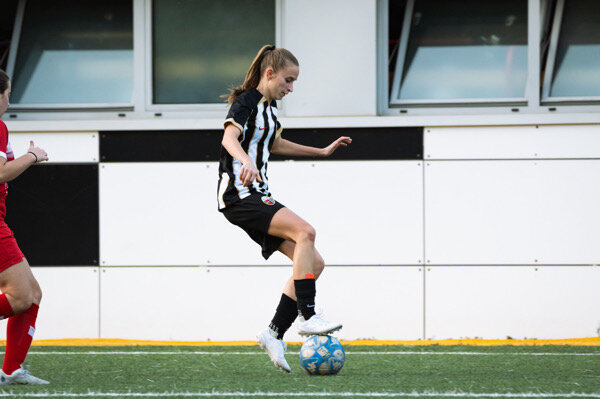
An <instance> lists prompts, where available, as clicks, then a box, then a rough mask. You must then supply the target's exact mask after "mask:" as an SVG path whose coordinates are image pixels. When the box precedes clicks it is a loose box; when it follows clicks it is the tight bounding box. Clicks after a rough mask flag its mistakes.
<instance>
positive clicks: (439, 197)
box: [425, 160, 600, 265]
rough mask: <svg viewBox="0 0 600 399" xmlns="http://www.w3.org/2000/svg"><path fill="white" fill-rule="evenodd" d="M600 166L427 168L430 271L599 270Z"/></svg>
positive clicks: (439, 164) (443, 164) (452, 164)
mask: <svg viewBox="0 0 600 399" xmlns="http://www.w3.org/2000/svg"><path fill="white" fill-rule="evenodd" d="M598 176H600V161H597V160H573V161H570V160H556V161H427V162H426V166H425V181H426V183H425V184H426V187H425V193H426V195H425V196H426V199H425V209H426V211H425V213H426V228H425V232H426V233H425V237H426V251H427V255H426V259H427V262H428V263H429V264H458V265H460V264H535V263H537V264H597V263H600V247H599V246H598V245H597V240H596V238H595V237H596V236H597V235H596V228H597V226H598V224H599V223H600V209H599V208H598V206H597V204H598V203H599V201H600V186H598V184H596V182H597V180H598Z"/></svg>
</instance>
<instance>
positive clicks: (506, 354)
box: [29, 351, 600, 356]
mask: <svg viewBox="0 0 600 399" xmlns="http://www.w3.org/2000/svg"><path fill="white" fill-rule="evenodd" d="M264 354H265V352H208V351H169V352H150V351H131V352H129V351H86V352H61V351H52V352H35V351H32V352H29V355H219V356H223V355H249V356H250V355H264ZM287 354H288V355H299V354H300V352H288V353H287ZM346 355H377V356H380V355H460V356H600V352H596V353H552V352H539V353H536V352H514V353H499V352H494V353H491V352H408V351H407V352H346Z"/></svg>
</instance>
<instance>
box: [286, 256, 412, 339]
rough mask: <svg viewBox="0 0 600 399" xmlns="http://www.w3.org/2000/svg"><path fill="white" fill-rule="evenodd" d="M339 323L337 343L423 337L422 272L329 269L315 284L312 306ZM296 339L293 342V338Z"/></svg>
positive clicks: (393, 268)
mask: <svg viewBox="0 0 600 399" xmlns="http://www.w3.org/2000/svg"><path fill="white" fill-rule="evenodd" d="M319 306H322V307H323V310H324V311H325V317H329V315H331V317H330V318H331V319H333V318H335V319H336V320H340V321H341V322H342V323H343V324H344V327H343V328H342V330H340V332H339V333H336V336H337V337H339V338H341V339H348V340H354V339H364V338H369V339H380V340H381V339H383V340H414V339H421V338H422V337H423V271H422V268H421V267H417V266H380V267H378V266H362V267H329V268H326V269H325V272H324V274H323V276H322V277H321V278H320V279H319V281H318V282H317V308H318V307H319ZM294 340H296V339H294Z"/></svg>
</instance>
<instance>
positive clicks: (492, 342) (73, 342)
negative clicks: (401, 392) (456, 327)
mask: <svg viewBox="0 0 600 399" xmlns="http://www.w3.org/2000/svg"><path fill="white" fill-rule="evenodd" d="M0 344H2V345H5V344H6V341H0ZM288 344H291V345H293V344H301V342H288ZM342 344H344V345H373V346H385V345H404V346H429V345H441V346H449V345H471V346H500V345H516V346H540V345H573V346H600V337H590V338H569V339H444V340H426V341H421V340H417V341H378V340H357V341H342ZM253 345H256V342H254V341H199V342H198V341H197V342H194V341H138V340H130V339H108V338H102V339H42V340H37V341H33V346H253Z"/></svg>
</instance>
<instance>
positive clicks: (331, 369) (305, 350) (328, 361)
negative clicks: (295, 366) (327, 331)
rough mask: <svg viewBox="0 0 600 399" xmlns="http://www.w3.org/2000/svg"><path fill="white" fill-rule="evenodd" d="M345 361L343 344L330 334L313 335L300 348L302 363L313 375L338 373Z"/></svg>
mask: <svg viewBox="0 0 600 399" xmlns="http://www.w3.org/2000/svg"><path fill="white" fill-rule="evenodd" d="M344 361H346V352H344V348H343V347H342V344H340V341H338V340H337V338H335V337H332V336H330V335H313V336H312V337H310V338H309V339H308V340H307V341H306V342H305V343H304V345H302V348H300V365H301V366H302V368H303V369H304V370H306V372H307V373H308V374H311V375H332V374H337V373H338V372H339V371H340V370H341V369H342V367H343V366H344Z"/></svg>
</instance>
